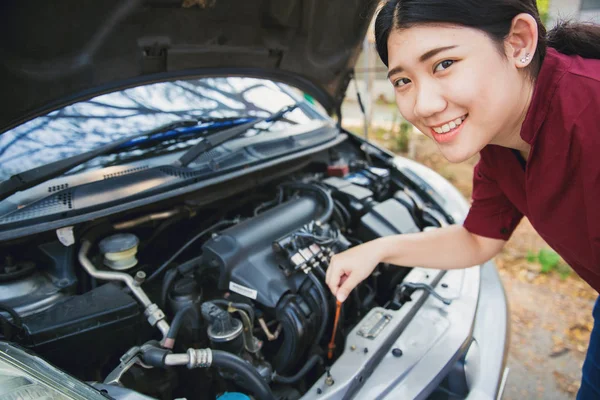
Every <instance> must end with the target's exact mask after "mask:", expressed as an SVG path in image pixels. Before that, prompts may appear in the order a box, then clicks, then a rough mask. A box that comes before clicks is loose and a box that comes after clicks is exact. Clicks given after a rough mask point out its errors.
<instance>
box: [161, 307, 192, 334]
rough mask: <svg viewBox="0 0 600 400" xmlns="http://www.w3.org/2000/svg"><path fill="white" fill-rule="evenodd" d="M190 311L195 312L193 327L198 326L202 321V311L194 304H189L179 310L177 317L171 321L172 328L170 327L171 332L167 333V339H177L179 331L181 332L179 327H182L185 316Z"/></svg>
mask: <svg viewBox="0 0 600 400" xmlns="http://www.w3.org/2000/svg"><path fill="white" fill-rule="evenodd" d="M189 312H192V313H193V314H194V323H193V325H196V326H193V328H196V329H197V328H198V322H199V321H200V313H199V312H198V309H197V308H196V305H194V304H188V305H187V306H185V307H183V308H182V309H181V310H179V311H177V313H176V314H175V318H173V321H172V322H171V329H169V333H167V339H175V338H176V337H177V333H179V329H180V328H181V324H182V323H183V318H184V317H185V315H186V314H187V313H189Z"/></svg>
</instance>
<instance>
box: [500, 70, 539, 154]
mask: <svg viewBox="0 0 600 400" xmlns="http://www.w3.org/2000/svg"><path fill="white" fill-rule="evenodd" d="M534 88H535V82H533V81H532V80H531V79H529V78H527V79H525V81H524V84H523V90H522V91H521V93H522V94H521V96H519V98H520V99H521V101H520V104H519V105H518V106H517V108H516V109H517V110H518V113H517V118H516V119H515V120H514V121H513V122H512V124H510V126H507V130H506V131H505V133H504V134H503V135H502V137H501V138H500V140H499V141H498V142H497V143H495V144H497V145H500V146H503V147H508V148H510V149H515V150H518V151H519V152H520V153H521V155H523V157H524V158H525V159H527V158H528V156H529V151H530V150H531V145H530V144H529V143H527V142H526V141H525V140H523V138H522V137H521V127H522V126H523V122H525V118H526V117H527V112H528V111H529V106H530V105H531V99H532V98H533V90H534Z"/></svg>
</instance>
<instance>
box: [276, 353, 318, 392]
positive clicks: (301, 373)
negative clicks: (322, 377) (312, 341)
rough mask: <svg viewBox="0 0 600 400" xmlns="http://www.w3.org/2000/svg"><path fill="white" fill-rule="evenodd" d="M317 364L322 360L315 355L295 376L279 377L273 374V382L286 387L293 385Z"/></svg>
mask: <svg viewBox="0 0 600 400" xmlns="http://www.w3.org/2000/svg"><path fill="white" fill-rule="evenodd" d="M318 362H320V363H322V362H323V358H322V357H321V356H320V355H318V354H315V355H313V356H312V357H311V358H309V359H308V361H307V362H306V364H304V366H303V367H302V368H301V369H300V371H298V372H297V373H296V374H295V375H292V376H281V375H277V374H273V382H277V383H283V384H287V385H291V384H294V383H296V382H298V381H299V380H300V379H302V377H303V376H304V375H306V373H307V372H308V371H310V370H311V368H313V367H314V366H315V364H316V363H318Z"/></svg>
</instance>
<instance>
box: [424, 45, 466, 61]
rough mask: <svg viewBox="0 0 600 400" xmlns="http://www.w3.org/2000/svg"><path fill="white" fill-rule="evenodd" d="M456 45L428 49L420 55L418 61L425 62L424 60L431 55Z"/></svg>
mask: <svg viewBox="0 0 600 400" xmlns="http://www.w3.org/2000/svg"><path fill="white" fill-rule="evenodd" d="M456 47H458V46H446V47H438V48H436V49H432V50H429V51H428V52H426V53H424V54H423V55H422V56H421V57H419V61H420V62H425V61H427V60H429V59H430V58H431V57H433V56H435V55H436V54H438V53H441V52H442V51H446V50H450V49H454V48H456Z"/></svg>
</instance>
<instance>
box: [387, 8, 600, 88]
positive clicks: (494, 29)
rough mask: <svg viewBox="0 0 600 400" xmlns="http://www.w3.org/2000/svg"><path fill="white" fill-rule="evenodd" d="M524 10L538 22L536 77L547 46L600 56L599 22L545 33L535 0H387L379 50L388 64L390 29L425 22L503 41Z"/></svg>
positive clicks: (564, 24) (561, 26)
mask: <svg viewBox="0 0 600 400" xmlns="http://www.w3.org/2000/svg"><path fill="white" fill-rule="evenodd" d="M521 13H527V14H529V15H531V16H532V17H533V18H535V20H536V22H537V26H538V45H537V49H536V51H535V54H534V55H533V57H532V62H531V64H530V66H529V68H531V71H532V72H533V76H534V77H536V76H537V74H538V72H539V69H540V67H541V65H542V61H543V60H544V56H545V55H546V48H547V47H552V48H554V49H556V50H558V51H559V52H561V53H564V54H577V55H580V56H581V57H584V58H600V25H595V24H592V23H575V22H570V21H563V22H559V23H558V24H557V25H556V27H555V28H554V29H552V30H551V31H550V32H548V34H546V28H545V27H544V24H543V23H542V21H541V19H540V14H539V12H538V9H537V4H536V1H535V0H388V1H387V2H386V3H385V4H384V5H383V7H382V8H381V10H380V11H379V14H378V15H377V18H376V20H375V42H376V46H377V52H378V53H379V57H380V58H381V61H383V63H384V64H385V65H386V66H387V65H388V51H387V42H388V37H389V35H390V32H392V31H393V30H395V29H407V28H410V27H411V26H414V25H417V24H422V23H450V24H456V25H463V26H468V27H471V28H476V29H480V30H481V31H483V32H485V33H486V34H487V35H488V36H489V37H490V38H491V39H492V40H494V41H495V42H496V43H498V44H499V45H501V44H502V42H503V40H504V39H505V38H506V37H507V35H508V33H509V31H510V27H511V24H512V20H513V18H514V17H515V16H517V15H518V14H521Z"/></svg>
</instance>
